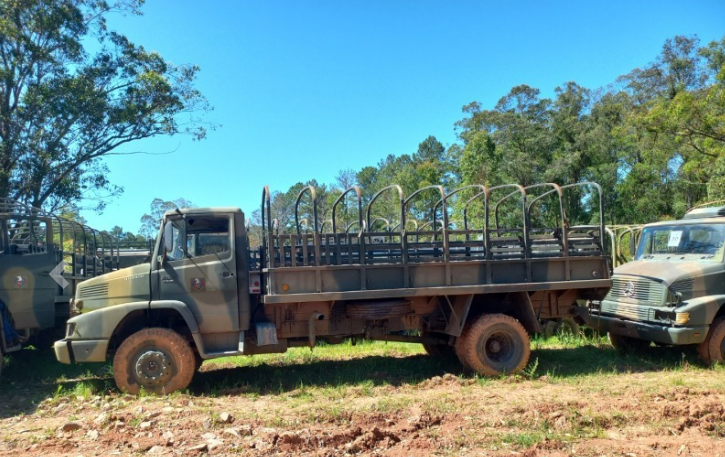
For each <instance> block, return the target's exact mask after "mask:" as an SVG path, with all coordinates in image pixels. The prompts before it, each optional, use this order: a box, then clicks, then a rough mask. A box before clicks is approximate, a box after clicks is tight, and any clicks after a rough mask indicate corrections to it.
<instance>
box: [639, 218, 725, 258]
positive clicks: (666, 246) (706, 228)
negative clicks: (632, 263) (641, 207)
mask: <svg viewBox="0 0 725 457" xmlns="http://www.w3.org/2000/svg"><path fill="white" fill-rule="evenodd" d="M723 241H725V225H723V224H687V225H684V224H683V225H679V224H678V225H661V226H656V227H646V228H645V229H644V230H643V231H642V238H641V240H640V242H639V247H638V248H637V260H647V259H656V260H686V261H707V262H721V261H722V259H723V252H725V247H723Z"/></svg>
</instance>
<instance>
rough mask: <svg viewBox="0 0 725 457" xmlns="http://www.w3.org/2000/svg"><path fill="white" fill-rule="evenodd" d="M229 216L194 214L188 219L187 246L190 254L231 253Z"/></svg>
mask: <svg viewBox="0 0 725 457" xmlns="http://www.w3.org/2000/svg"><path fill="white" fill-rule="evenodd" d="M229 226H230V224H229V218H228V217H220V216H193V217H189V218H187V220H186V238H187V239H186V247H187V252H188V253H189V255H191V256H193V257H200V256H207V255H208V256H214V257H216V256H219V257H220V258H221V259H225V258H228V257H229V256H230V254H231V246H232V243H231V234H230V231H229Z"/></svg>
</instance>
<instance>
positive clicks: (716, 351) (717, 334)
mask: <svg viewBox="0 0 725 457" xmlns="http://www.w3.org/2000/svg"><path fill="white" fill-rule="evenodd" d="M697 352H698V354H700V358H701V359H702V361H703V362H705V363H706V364H708V365H712V364H713V363H715V362H720V363H723V362H725V318H723V317H720V318H717V319H715V320H714V321H713V322H712V325H710V331H709V332H707V337H706V338H705V341H703V342H702V343H700V344H699V345H698V346H697Z"/></svg>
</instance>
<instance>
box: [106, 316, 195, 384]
mask: <svg viewBox="0 0 725 457" xmlns="http://www.w3.org/2000/svg"><path fill="white" fill-rule="evenodd" d="M195 368H196V359H195V357H194V351H193V350H192V349H191V346H189V343H188V342H187V341H186V340H185V339H184V338H183V337H182V336H181V335H179V334H178V333H176V332H174V331H173V330H169V329H165V328H147V329H143V330H141V331H138V332H136V333H134V334H133V335H131V336H130V337H128V338H126V340H125V341H124V342H123V343H121V346H120V347H119V348H118V351H117V352H116V356H115V357H114V358H113V376H114V378H115V379H116V385H118V388H119V389H121V390H122V391H124V392H127V393H130V394H134V395H135V394H138V393H139V392H140V391H141V389H142V388H143V389H144V390H146V391H147V392H152V393H155V394H170V393H171V392H174V391H177V390H181V389H185V388H186V387H187V386H188V385H189V383H191V379H192V378H193V377H194V372H195V371H196V370H195Z"/></svg>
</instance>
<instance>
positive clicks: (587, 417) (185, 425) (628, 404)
mask: <svg viewBox="0 0 725 457" xmlns="http://www.w3.org/2000/svg"><path fill="white" fill-rule="evenodd" d="M410 357H411V356H401V360H402V359H408V361H410ZM413 357H418V356H413ZM413 360H415V358H414V359H413ZM313 366H314V364H313ZM333 366H334V365H333ZM288 368H289V367H280V368H279V369H280V370H285V369H288ZM235 369H237V368H235V367H234V366H225V365H223V364H221V365H220V364H216V365H206V364H205V365H204V366H203V367H202V373H201V375H202V376H203V375H204V374H205V373H207V374H209V375H212V374H214V373H213V372H215V371H218V370H228V371H231V372H234V370H235ZM313 369H314V368H313ZM286 373H289V374H293V373H294V371H289V372H286ZM724 373H725V371H723V370H722V369H696V370H688V369H687V368H684V369H678V370H666V371H660V372H657V371H655V372H644V373H618V374H606V373H603V374H597V375H589V376H574V377H565V378H560V377H551V378H550V377H549V376H548V375H544V376H536V377H534V376H529V377H526V376H517V377H509V378H501V379H493V380H489V379H479V378H475V377H470V376H465V375H460V374H443V375H442V376H433V377H430V378H428V379H426V380H423V381H422V382H402V383H399V382H391V383H386V382H382V383H361V384H357V385H356V384H349V385H331V386H300V387H299V388H297V389H289V390H286V391H284V392H278V393H274V392H270V393H262V394H259V393H258V392H250V391H248V390H246V389H245V388H230V389H226V390H224V389H221V390H219V391H217V392H214V393H213V394H209V393H208V392H206V393H204V392H202V394H200V395H199V394H194V393H190V394H174V395H171V396H169V397H165V398H162V397H150V396H149V397H140V398H136V397H131V396H127V395H122V394H119V393H117V392H116V391H114V390H112V389H111V390H107V391H104V392H103V395H68V394H64V395H54V396H50V397H49V398H46V399H45V400H43V401H41V402H39V403H38V404H36V405H34V407H33V408H30V409H27V408H25V409H23V408H22V407H21V404H22V403H23V402H24V401H25V399H24V397H23V395H24V392H23V389H22V388H20V389H17V390H18V392H17V395H13V397H12V398H11V399H6V400H5V403H6V404H5V405H0V411H2V415H0V430H1V432H0V438H1V441H0V456H17V455H28V456H60V455H64V456H65V455H71V456H86V457H87V456H99V455H104V456H105V455H147V454H148V455H192V456H194V455H232V454H238V455H248V456H298V455H312V456H320V457H322V456H347V455H360V456H401V457H402V456H421V457H423V456H447V455H451V456H458V455H466V456H468V455H485V456H512V455H520V456H526V457H543V456H552V457H558V456H575V455H576V456H625V457H634V456H636V457H643V456H707V457H715V456H722V457H725V438H724V437H725V388H723V385H725V379H723V378H724V376H723V374H724ZM239 374H240V375H244V372H243V371H242V372H239ZM368 376H369V377H370V378H371V379H378V380H380V379H385V377H386V376H387V374H386V373H384V372H383V373H377V372H376V373H368ZM25 393H27V394H28V395H30V393H29V392H25ZM15 408H17V409H15ZM17 411H21V412H17Z"/></svg>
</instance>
